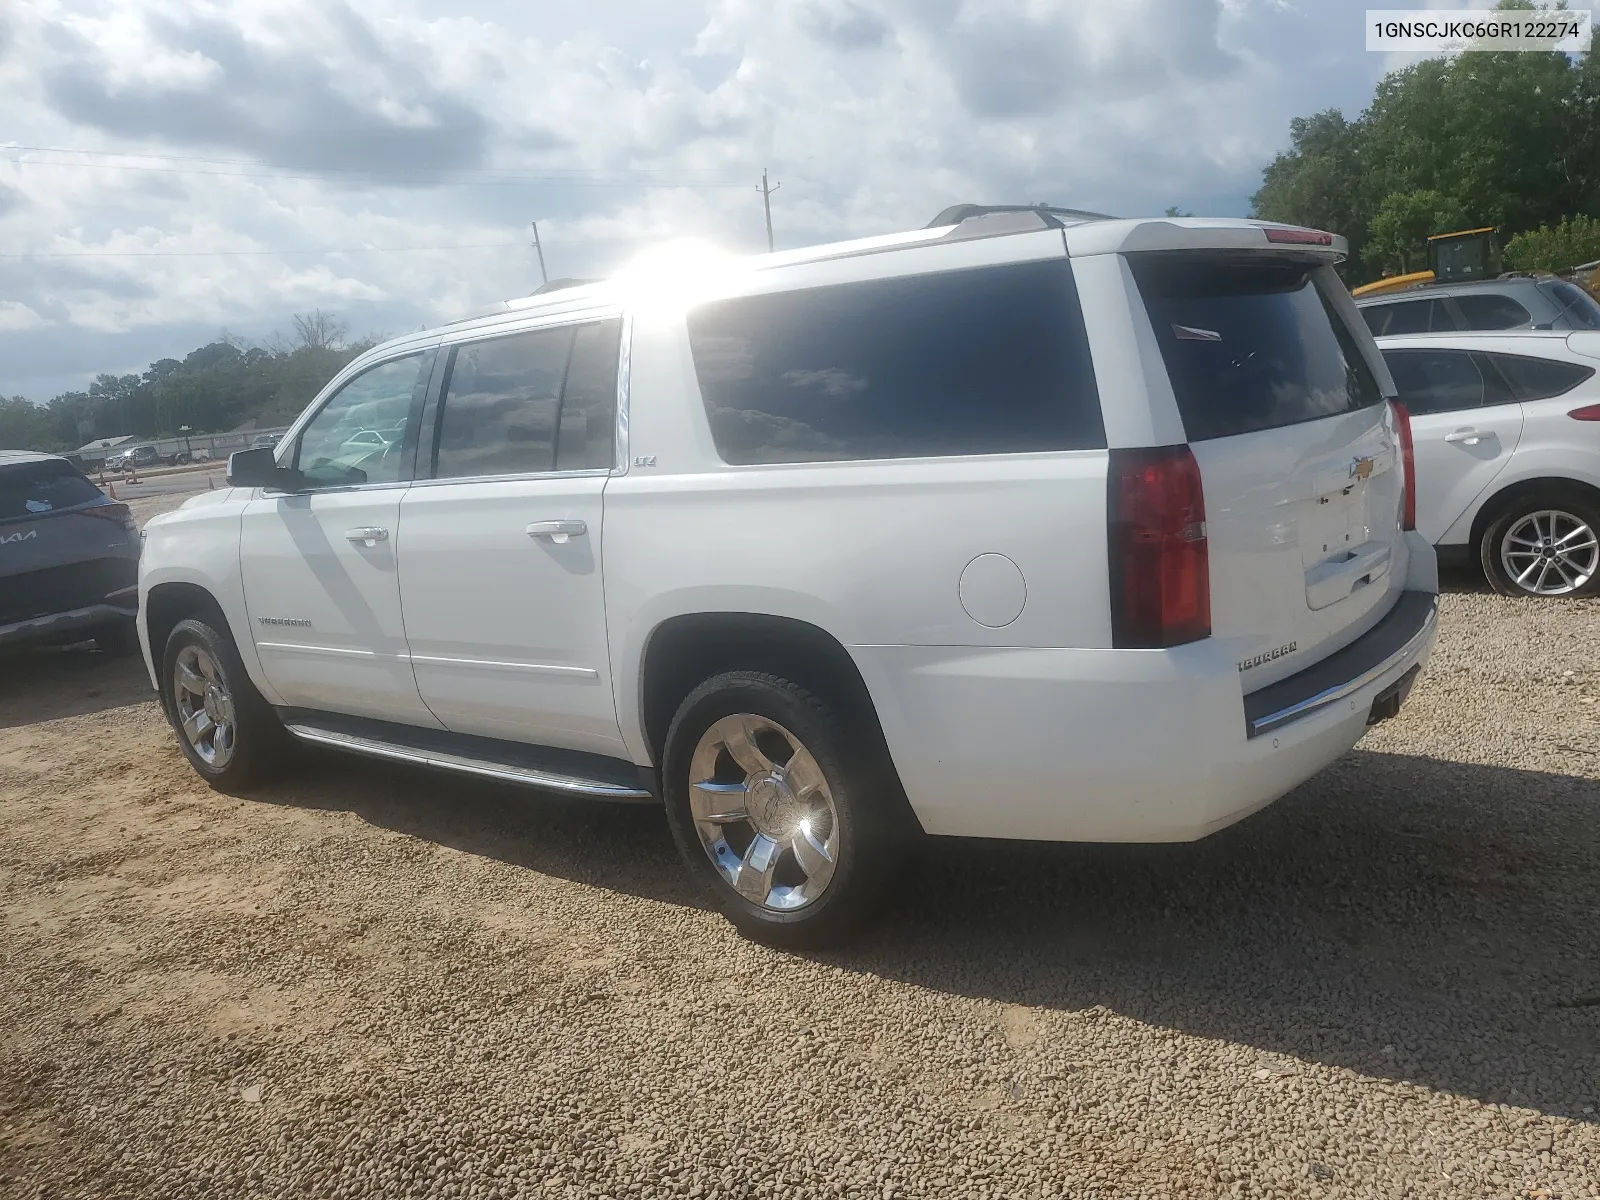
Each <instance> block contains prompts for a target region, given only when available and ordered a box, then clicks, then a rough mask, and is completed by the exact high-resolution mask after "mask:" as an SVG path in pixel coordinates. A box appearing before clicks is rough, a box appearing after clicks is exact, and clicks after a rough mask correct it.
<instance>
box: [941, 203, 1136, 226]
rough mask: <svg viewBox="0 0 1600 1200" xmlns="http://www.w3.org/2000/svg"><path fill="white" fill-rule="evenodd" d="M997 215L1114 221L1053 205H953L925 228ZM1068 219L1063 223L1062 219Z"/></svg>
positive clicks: (1059, 221)
mask: <svg viewBox="0 0 1600 1200" xmlns="http://www.w3.org/2000/svg"><path fill="white" fill-rule="evenodd" d="M995 213H1034V214H1036V215H1037V216H1038V217H1039V218H1040V219H1041V220H1042V221H1043V222H1044V224H1046V225H1064V224H1067V222H1068V221H1070V222H1071V223H1073V224H1077V223H1078V222H1080V221H1112V220H1115V219H1116V218H1114V217H1112V216H1111V215H1110V214H1109V213H1100V212H1090V211H1089V210H1088V209H1083V208H1057V207H1056V206H1055V205H1053V204H952V205H951V206H950V207H949V208H947V209H945V210H944V211H943V212H941V213H940V214H939V215H938V216H936V217H935V218H934V219H933V220H931V221H929V222H928V223H927V225H925V226H924V228H925V229H937V228H938V227H939V226H941V225H959V224H961V222H963V221H966V220H970V219H971V218H972V217H987V216H991V215H993V214H995ZM1063 217H1065V218H1067V221H1063V220H1062V219H1061V218H1063Z"/></svg>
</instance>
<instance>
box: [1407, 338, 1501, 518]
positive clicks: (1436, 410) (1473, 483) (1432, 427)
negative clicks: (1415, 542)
mask: <svg viewBox="0 0 1600 1200" xmlns="http://www.w3.org/2000/svg"><path fill="white" fill-rule="evenodd" d="M1383 357H1384V360H1385V361H1386V362H1387V363H1388V364H1389V373H1390V374H1391V375H1393V376H1394V382H1395V387H1396V388H1398V389H1399V392H1400V399H1401V401H1402V402H1403V403H1404V404H1405V406H1406V411H1408V412H1409V413H1410V414H1411V442H1412V446H1413V448H1414V452H1415V456H1416V467H1417V470H1416V480H1417V531H1418V532H1419V533H1421V534H1422V536H1423V537H1425V538H1427V539H1428V540H1429V541H1430V542H1435V543H1437V542H1439V541H1440V540H1441V539H1442V538H1443V537H1444V535H1445V532H1446V531H1447V530H1448V529H1449V528H1450V527H1451V526H1452V525H1454V524H1455V523H1456V520H1457V518H1459V517H1460V516H1461V514H1462V513H1464V512H1466V511H1467V509H1468V507H1470V506H1471V504H1472V502H1473V501H1474V500H1475V499H1477V498H1478V496H1479V495H1480V494H1482V492H1483V490H1484V489H1485V488H1486V487H1488V486H1489V484H1490V483H1491V482H1492V481H1493V480H1494V477H1495V476H1496V475H1498V474H1500V472H1501V471H1502V470H1504V469H1505V466H1506V464H1507V463H1508V462H1510V461H1511V452H1512V451H1513V450H1515V449H1516V448H1517V442H1518V440H1519V439H1520V438H1521V437H1522V405H1520V404H1518V403H1517V401H1516V400H1515V398H1513V397H1512V395H1511V392H1510V390H1509V389H1508V388H1507V387H1506V385H1505V382H1504V381H1503V380H1502V379H1501V378H1500V374H1499V372H1498V371H1497V370H1496V369H1495V368H1494V366H1493V364H1492V363H1489V362H1488V361H1487V360H1485V359H1484V357H1483V356H1482V355H1481V354H1477V353H1475V352H1473V351H1470V350H1450V349H1422V348H1418V349H1415V350H1385V351H1384V355H1383Z"/></svg>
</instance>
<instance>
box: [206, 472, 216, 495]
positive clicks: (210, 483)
mask: <svg viewBox="0 0 1600 1200" xmlns="http://www.w3.org/2000/svg"><path fill="white" fill-rule="evenodd" d="M216 490H217V483H216V480H214V479H213V478H212V477H211V476H209V475H207V476H206V491H208V492H214V491H216Z"/></svg>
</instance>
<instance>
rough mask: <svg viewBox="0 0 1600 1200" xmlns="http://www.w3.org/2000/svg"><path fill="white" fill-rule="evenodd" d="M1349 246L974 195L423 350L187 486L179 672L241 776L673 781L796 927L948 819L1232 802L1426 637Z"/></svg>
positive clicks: (1376, 360) (157, 574)
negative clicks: (294, 745)
mask: <svg viewBox="0 0 1600 1200" xmlns="http://www.w3.org/2000/svg"><path fill="white" fill-rule="evenodd" d="M1343 248H1344V247H1343V239H1340V238H1336V237H1333V236H1331V235H1329V234H1326V233H1321V232H1318V231H1315V230H1307V229H1299V228H1291V227H1285V226H1277V225H1270V224H1263V223H1258V222H1251V221H1243V220H1202V219H1194V218H1182V219H1165V220H1112V219H1096V218H1094V217H1092V216H1089V215H1086V214H1075V213H1070V212H1067V211H1064V210H1051V209H1042V208H1041V209H1005V208H980V207H978V206H965V207H963V208H960V209H957V210H951V211H947V213H945V214H941V217H940V218H939V219H936V221H935V223H934V224H933V225H932V226H930V227H928V228H926V229H922V230H918V231H916V232H912V233H907V234H901V235H895V236H889V237H879V238H871V239H866V240H862V241H855V242H847V243H842V244H839V245H832V246H820V247H813V248H810V249H806V250H800V251H793V252H786V253H779V254H769V255H765V256H761V257H758V258H753V259H748V260H733V259H722V258H717V257H714V256H710V255H705V256H700V257H683V256H680V257H678V258H677V259H673V260H668V261H667V262H666V263H665V264H658V265H657V267H656V268H655V269H648V268H640V269H638V270H635V271H630V272H626V273H624V275H623V276H621V277H619V278H618V279H616V280H614V281H611V282H608V283H603V284H594V285H586V286H580V287H572V288H568V289H565V290H561V291H556V292H552V293H547V294H544V295H538V296H534V297H530V298H527V299H524V300H517V301H512V302H510V303H508V304H506V305H504V306H502V307H501V308H500V309H499V310H498V311H496V312H495V313H494V314H492V315H489V316H482V317H478V318H474V319H472V320H468V321H463V322H460V323H457V324H454V325H448V326H445V327H444V328H441V329H434V330H431V331H429V332H426V333H418V334H415V335H411V336H407V337H404V338H400V339H397V340H395V341H392V342H389V343H387V344H385V345H383V346H380V347H378V348H376V349H374V350H372V351H369V352H368V353H366V354H364V355H362V356H361V357H360V358H359V359H357V360H356V361H355V362H353V363H351V364H350V366H349V367H347V368H346V369H345V370H344V371H343V372H341V373H340V374H339V376H338V377H337V378H335V379H334V380H333V381H332V382H331V383H330V384H329V385H328V386H327V387H326V388H325V389H324V390H323V392H322V393H321V395H319V396H318V397H317V399H316V400H315V401H314V402H313V403H312V404H311V406H310V407H309V408H308V409H307V410H306V411H305V413H304V414H302V415H301V417H300V419H299V420H298V421H297V422H296V423H295V425H294V426H293V427H292V429H291V430H290V431H289V432H288V433H287V434H286V435H285V436H284V438H283V441H282V442H281V444H280V445H278V446H277V447H275V448H273V449H260V450H248V451H242V452H240V453H238V454H235V455H234V456H233V458H232V460H231V462H230V465H229V483H230V484H231V487H230V488H229V489H227V490H224V491H217V492H213V493H208V494H206V495H203V496H199V497H196V498H195V499H194V500H191V501H189V502H188V503H187V504H185V505H184V506H183V507H182V508H181V509H179V510H178V511H177V512H174V513H171V514H169V515H167V516H164V517H158V518H156V519H155V520H153V521H152V522H150V525H149V527H148V540H147V543H146V545H145V549H144V554H143V558H142V562H141V566H140V599H141V607H140V614H139V629H140V636H141V640H142V643H143V646H144V650H145V654H146V658H147V661H148V666H149V670H150V675H151V679H152V680H153V682H154V683H155V686H156V688H157V690H158V692H159V695H160V697H161V701H162V703H163V705H164V706H165V708H166V711H167V713H168V715H169V716H170V718H171V721H172V724H173V726H174V728H175V729H176V731H177V734H178V744H179V746H180V747H181V748H182V750H183V752H184V753H185V754H186V755H187V756H188V757H189V759H190V761H191V762H192V763H193V764H194V767H195V769H196V770H197V771H199V772H200V774H201V775H203V776H204V777H205V778H206V779H208V780H210V781H211V782H212V783H213V784H214V785H215V786H218V787H221V788H235V787H243V786H246V785H248V784H250V783H252V782H255V781H257V780H259V779H260V778H261V777H262V776H263V775H264V774H266V773H267V772H268V770H269V769H270V768H273V767H275V766H276V765H277V764H279V763H280V762H281V761H283V758H284V756H283V755H282V754H281V753H280V751H281V749H282V747H283V746H284V745H285V744H287V742H288V741H289V739H298V740H300V741H303V742H311V743H317V744H320V745H323V746H332V747H338V748H342V749H344V750H348V751H354V752H356V753H360V754H366V755H372V756H376V757H379V758H384V759H390V760H395V761H399V762H403V763H413V764H418V765H422V766H427V767H430V768H436V769H439V770H442V771H447V772H448V771H453V772H460V773H465V774H470V775H477V776H488V777H491V778H495V779H501V780H508V781H515V782H521V783H526V784H531V785H536V786H538V787H542V788H546V789H555V790H558V791H561V792H566V793H574V794H580V795H584V796H591V797H595V798H599V799H609V800H631V801H641V802H649V801H659V802H663V803H664V804H665V808H666V813H667V817H668V820H669V822H670V824H671V827H672V831H673V834H674V836H675V838H676V840H677V842H678V845H679V847H680V849H681V850H682V852H683V855H684V857H685V860H686V862H687V863H688V865H689V868H690V870H691V871H692V872H694V873H695V874H696V875H698V876H699V877H700V878H701V880H702V881H703V883H704V884H705V886H706V887H707V888H708V889H709V890H710V893H711V894H712V895H713V896H714V897H715V901H716V903H717V905H718V907H719V908H720V909H721V910H722V911H723V912H724V913H725V914H726V915H727V916H728V917H729V918H730V919H731V920H732V921H733V922H734V923H735V924H736V925H738V926H739V927H740V928H741V929H743V930H745V931H747V932H749V933H752V934H755V935H757V936H760V937H763V938H766V939H767V940H770V941H775V942H778V943H781V944H789V945H801V944H811V945H815V944H818V943H820V942H822V941H824V940H827V939H830V938H833V937H837V936H839V935H840V934H842V933H843V932H844V931H845V930H846V929H848V928H849V927H850V926H852V925H853V924H855V923H856V922H857V921H859V920H860V919H861V918H862V917H863V915H865V914H866V913H867V912H869V911H870V910H871V909H872V907H873V905H874V904H875V903H876V902H877V901H878V900H879V898H880V897H881V896H882V895H883V894H884V892H885V890H886V885H887V884H888V882H889V881H890V880H891V879H892V878H893V875H894V867H895V864H896V862H897V861H898V859H899V857H900V854H901V851H902V849H903V847H904V846H905V845H906V844H907V842H908V841H909V840H910V838H911V837H912V836H914V835H915V834H916V833H917V832H918V831H922V832H926V833H929V834H946V835H957V836H969V837H995V838H1028V839H1048V840H1061V841H1180V840H1186V839H1194V838H1199V837H1202V836H1204V835H1206V834H1208V833H1210V832H1212V831H1214V830H1217V829H1220V828H1222V827H1223V826H1226V825H1228V824H1230V823H1231V822H1234V821H1237V820H1239V819H1240V818H1242V817H1244V816H1245V815H1247V814H1249V813H1251V812H1254V811H1255V810H1257V809H1259V808H1261V807H1262V806H1264V805H1266V804H1267V803H1269V802H1270V801H1272V800H1273V799H1274V798H1276V797H1278V796H1281V795H1282V794H1283V793H1284V792H1286V791H1288V790H1289V789H1291V788H1293V787H1294V786H1296V785H1297V784H1299V783H1300V782H1301V781H1303V780H1305V779H1306V778H1307V777H1309V776H1311V775H1312V774H1314V773H1315V772H1317V771H1319V770H1320V769H1322V768H1323V767H1324V766H1326V765H1327V764H1328V763H1330V762H1331V761H1333V760H1334V759H1336V758H1338V757H1339V756H1340V755H1341V754H1343V753H1344V752H1345V751H1346V750H1348V749H1349V748H1350V747H1351V746H1352V745H1353V744H1354V743H1355V742H1356V741H1357V739H1358V738H1360V737H1361V735H1362V731H1363V730H1364V729H1365V728H1366V726H1367V725H1369V724H1370V723H1372V722H1374V721H1377V720H1380V719H1382V718H1384V717H1385V716H1388V715H1390V714H1392V713H1393V712H1394V711H1395V710H1396V709H1397V708H1398V706H1399V704H1400V702H1401V701H1402V700H1403V699H1404V697H1405V695H1406V694H1407V692H1408V690H1409V689H1410V686H1411V684H1412V682H1413V680H1414V679H1415V677H1416V674H1417V671H1418V669H1419V668H1420V666H1421V664H1422V663H1423V661H1424V660H1425V659H1426V657H1427V655H1428V653H1429V651H1430V649H1431V647H1432V643H1433V638H1434V633H1435V617H1436V611H1437V590H1438V588H1437V577H1436V572H1435V566H1434V553H1433V549H1432V548H1431V546H1429V544H1428V543H1427V541H1426V540H1424V539H1423V538H1421V537H1420V536H1419V535H1418V534H1417V533H1416V532H1415V531H1414V530H1413V529H1412V528H1411V527H1412V525H1413V520H1412V515H1411V508H1412V497H1413V494H1414V489H1413V488H1412V486H1411V480H1410V471H1411V464H1410V449H1409V441H1408V432H1407V430H1408V426H1407V418H1406V415H1405V411H1404V409H1403V408H1401V407H1400V406H1399V405H1398V404H1397V403H1396V402H1394V401H1393V400H1388V399H1386V398H1387V397H1390V396H1392V395H1393V394H1394V387H1393V384H1392V382H1391V380H1390V377H1389V372H1388V370H1387V368H1386V367H1385V366H1384V363H1383V359H1382V357H1381V356H1380V355H1379V353H1378V351H1377V349H1376V347H1375V345H1374V343H1373V340H1372V337H1371V335H1370V334H1369V333H1368V331H1367V329H1366V326H1365V325H1364V324H1363V323H1362V321H1361V318H1360V316H1359V315H1358V313H1357V312H1356V308H1355V305H1354V304H1353V303H1352V302H1351V299H1350V297H1349V294H1348V293H1347V292H1346V291H1345V289H1344V287H1343V286H1342V285H1341V284H1340V283H1339V281H1338V278H1337V277H1336V276H1335V274H1334V271H1333V264H1334V263H1335V262H1336V261H1337V260H1338V258H1339V256H1340V255H1341V254H1342V253H1343ZM369 429H385V430H390V431H392V434H393V436H391V437H386V438H383V439H373V440H364V439H361V438H359V437H357V436H355V435H356V434H358V433H359V431H361V430H369Z"/></svg>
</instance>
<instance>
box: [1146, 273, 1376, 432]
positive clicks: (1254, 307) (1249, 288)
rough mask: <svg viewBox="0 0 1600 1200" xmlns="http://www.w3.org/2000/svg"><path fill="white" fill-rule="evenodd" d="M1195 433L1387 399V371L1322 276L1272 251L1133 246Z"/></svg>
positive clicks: (1266, 425)
mask: <svg viewBox="0 0 1600 1200" xmlns="http://www.w3.org/2000/svg"><path fill="white" fill-rule="evenodd" d="M1129 263H1130V265H1131V266H1132V268H1133V276H1134V279H1135V280H1136V281H1137V282H1138V285H1139V291H1140V294H1141V295H1143V297H1144V302H1145V308H1146V309H1147V310H1148V311H1149V313H1150V321H1151V324H1152V325H1154V326H1155V333H1156V341H1157V342H1158V343H1159V344H1160V346H1161V355H1162V358H1163V359H1164V360H1165V362H1166V366H1167V374H1168V375H1169V376H1170V377H1171V379H1172V391H1173V394H1174V395H1175V396H1176V397H1177V400H1178V410H1179V412H1180V413H1181V414H1182V415H1183V425H1184V430H1185V431H1186V432H1187V434H1188V436H1189V440H1190V441H1194V442H1198V441H1205V440H1206V439H1208V438H1218V437H1229V436H1231V435H1233V434H1237V433H1250V432H1252V431H1254V430H1260V429H1275V428H1277V427H1279V426H1282V425H1294V424H1297V423H1299V422H1301V421H1315V420H1319V419H1320V418H1322V417H1332V416H1337V415H1338V414H1340V413H1345V412H1350V411H1352V410H1354V409H1358V408H1365V407H1367V406H1369V405H1373V404H1377V403H1379V402H1380V401H1381V400H1382V399H1383V396H1382V393H1381V392H1380V391H1379V389H1378V382H1377V379H1376V378H1375V377H1374V376H1373V374H1372V372H1371V370H1370V369H1369V368H1368V367H1367V363H1366V360H1365V359H1363V358H1362V357H1361V353H1360V350H1359V348H1358V346H1357V343H1356V341H1355V338H1354V336H1353V335H1352V334H1351V332H1350V330H1349V329H1348V328H1347V327H1346V326H1345V324H1344V322H1343V320H1341V319H1340V317H1339V315H1338V313H1337V312H1335V311H1334V309H1333V308H1332V307H1331V306H1330V304H1329V302H1328V298H1327V297H1326V296H1325V295H1323V293H1322V290H1321V288H1320V286H1319V285H1318V284H1317V282H1316V281H1315V279H1314V278H1313V276H1312V272H1313V270H1314V268H1312V267H1310V266H1307V265H1305V264H1302V263H1296V262H1292V261H1286V260H1283V259H1273V258H1268V257H1265V256H1258V257H1255V258H1250V257H1244V256H1240V257H1226V256H1219V255H1208V254H1196V253H1176V254H1150V255H1130V256H1129Z"/></svg>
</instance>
